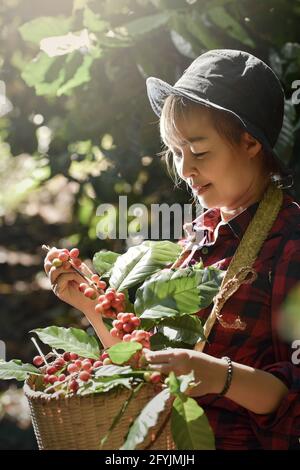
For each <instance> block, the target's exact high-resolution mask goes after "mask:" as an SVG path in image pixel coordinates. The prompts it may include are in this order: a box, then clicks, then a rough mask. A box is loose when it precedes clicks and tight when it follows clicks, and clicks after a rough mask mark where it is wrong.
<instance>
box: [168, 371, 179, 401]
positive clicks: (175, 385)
mask: <svg viewBox="0 0 300 470" xmlns="http://www.w3.org/2000/svg"><path fill="white" fill-rule="evenodd" d="M168 379H169V380H168V387H169V390H170V392H171V393H172V394H173V395H177V394H178V393H180V381H179V379H178V378H177V377H176V375H175V374H174V372H170V373H169V376H168Z"/></svg>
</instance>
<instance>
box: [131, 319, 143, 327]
mask: <svg viewBox="0 0 300 470" xmlns="http://www.w3.org/2000/svg"><path fill="white" fill-rule="evenodd" d="M131 322H132V324H133V326H134V327H135V328H138V327H139V326H140V324H141V320H140V318H138V317H135V318H133V319H132V320H131Z"/></svg>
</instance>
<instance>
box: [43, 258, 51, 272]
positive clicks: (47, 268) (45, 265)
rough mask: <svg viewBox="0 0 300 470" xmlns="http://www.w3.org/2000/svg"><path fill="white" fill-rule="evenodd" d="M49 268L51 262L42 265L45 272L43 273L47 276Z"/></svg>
mask: <svg viewBox="0 0 300 470" xmlns="http://www.w3.org/2000/svg"><path fill="white" fill-rule="evenodd" d="M51 268H52V263H51V261H45V263H44V270H45V272H46V274H47V275H48V274H49V271H50V269H51Z"/></svg>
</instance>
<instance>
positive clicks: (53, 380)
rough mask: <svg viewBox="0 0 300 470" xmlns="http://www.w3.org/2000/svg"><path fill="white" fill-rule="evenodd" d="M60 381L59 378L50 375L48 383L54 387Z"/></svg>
mask: <svg viewBox="0 0 300 470" xmlns="http://www.w3.org/2000/svg"><path fill="white" fill-rule="evenodd" d="M57 380H58V378H57V377H56V375H48V383H49V384H51V385H53V384H54V383H55V382H56V381H57Z"/></svg>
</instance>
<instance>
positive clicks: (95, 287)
mask: <svg viewBox="0 0 300 470" xmlns="http://www.w3.org/2000/svg"><path fill="white" fill-rule="evenodd" d="M42 250H44V251H50V246H48V245H42ZM68 261H69V262H70V263H71V266H72V268H73V270H74V271H76V273H77V274H79V276H81V277H82V278H83V279H84V280H85V281H86V283H87V284H88V285H89V286H90V287H92V288H93V289H95V290H96V291H97V293H98V294H104V291H103V290H102V289H100V288H99V287H97V286H96V284H95V283H94V282H93V281H91V280H90V278H89V277H87V276H86V275H85V274H84V273H83V272H82V271H80V269H78V268H77V267H76V266H74V264H73V263H72V258H69V260H68Z"/></svg>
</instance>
